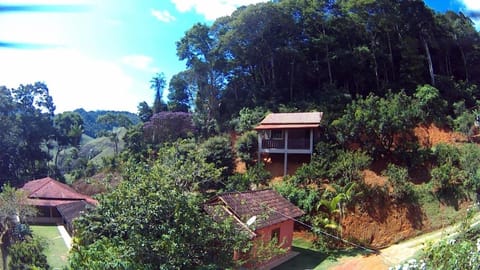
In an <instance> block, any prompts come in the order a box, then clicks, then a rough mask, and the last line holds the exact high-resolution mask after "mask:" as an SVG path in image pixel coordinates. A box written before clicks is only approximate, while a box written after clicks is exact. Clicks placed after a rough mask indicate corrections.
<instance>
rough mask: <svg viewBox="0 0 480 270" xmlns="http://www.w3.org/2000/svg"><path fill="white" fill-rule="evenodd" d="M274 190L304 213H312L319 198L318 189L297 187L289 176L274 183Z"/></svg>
mask: <svg viewBox="0 0 480 270" xmlns="http://www.w3.org/2000/svg"><path fill="white" fill-rule="evenodd" d="M274 188H275V190H276V191H278V193H280V194H281V195H282V196H283V197H285V198H286V199H287V200H289V201H290V202H291V203H293V204H294V205H296V206H298V207H300V209H302V210H303V211H305V212H306V213H312V211H313V210H314V209H315V206H316V205H317V203H318V202H319V200H320V194H319V191H318V190H317V189H315V188H313V187H299V186H297V185H295V184H294V183H293V182H292V181H291V180H290V179H289V178H287V179H285V180H284V181H282V182H280V183H278V184H276V185H275V186H274Z"/></svg>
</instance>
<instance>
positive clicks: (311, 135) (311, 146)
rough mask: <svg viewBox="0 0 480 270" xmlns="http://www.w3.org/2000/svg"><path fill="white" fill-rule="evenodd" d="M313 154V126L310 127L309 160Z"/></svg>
mask: <svg viewBox="0 0 480 270" xmlns="http://www.w3.org/2000/svg"><path fill="white" fill-rule="evenodd" d="M312 154H313V128H311V129H310V160H311V159H312Z"/></svg>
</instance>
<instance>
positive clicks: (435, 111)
mask: <svg viewBox="0 0 480 270" xmlns="http://www.w3.org/2000/svg"><path fill="white" fill-rule="evenodd" d="M414 97H415V99H416V102H417V103H418V105H419V109H420V110H421V114H422V118H423V121H425V122H427V123H428V122H430V121H436V122H439V123H440V122H441V120H442V119H444V118H445V116H446V109H447V101H446V100H444V99H442V97H441V96H440V91H439V90H438V89H437V88H435V87H433V86H431V85H428V84H425V85H423V86H418V87H417V90H416V92H415V94H414Z"/></svg>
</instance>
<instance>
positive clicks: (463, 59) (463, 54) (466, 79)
mask: <svg viewBox="0 0 480 270" xmlns="http://www.w3.org/2000/svg"><path fill="white" fill-rule="evenodd" d="M458 48H459V49H460V54H461V55H462V61H463V68H464V70H465V81H466V82H468V77H469V76H468V68H467V58H466V57H465V52H464V51H463V49H462V46H460V44H458Z"/></svg>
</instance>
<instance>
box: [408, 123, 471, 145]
mask: <svg viewBox="0 0 480 270" xmlns="http://www.w3.org/2000/svg"><path fill="white" fill-rule="evenodd" d="M413 131H414V133H415V136H416V137H417V139H418V143H419V144H420V145H421V146H423V147H432V146H435V145H437V144H439V143H448V144H454V143H458V142H466V141H467V137H466V136H465V135H463V134H461V133H458V132H453V131H451V130H449V129H442V128H439V127H437V126H436V125H435V124H430V125H428V126H424V125H423V126H418V127H416V128H415V129H414V130H413Z"/></svg>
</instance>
